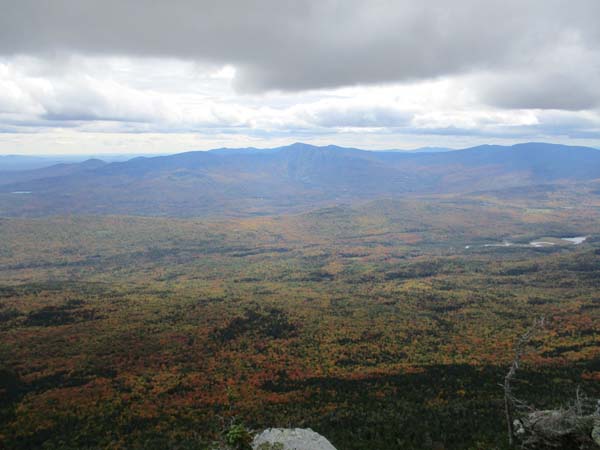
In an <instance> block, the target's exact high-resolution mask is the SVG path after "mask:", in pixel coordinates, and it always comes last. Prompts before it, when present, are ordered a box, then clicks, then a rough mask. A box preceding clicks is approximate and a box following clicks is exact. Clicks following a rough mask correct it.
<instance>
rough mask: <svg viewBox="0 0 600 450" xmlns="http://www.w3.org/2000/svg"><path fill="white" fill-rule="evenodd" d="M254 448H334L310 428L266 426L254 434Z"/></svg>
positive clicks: (294, 449)
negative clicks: (263, 429)
mask: <svg viewBox="0 0 600 450" xmlns="http://www.w3.org/2000/svg"><path fill="white" fill-rule="evenodd" d="M252 448H253V449H254V450H336V448H335V447H334V446H333V445H331V442H329V441H328V440H327V439H325V438H324V437H323V436H321V435H320V434H319V433H315V432H314V431H313V430H311V429H310V428H306V429H305V428H268V429H266V430H265V431H263V432H262V433H260V434H258V435H256V437H255V438H254V441H253V442H252Z"/></svg>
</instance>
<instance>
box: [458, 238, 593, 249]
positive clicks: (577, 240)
mask: <svg viewBox="0 0 600 450" xmlns="http://www.w3.org/2000/svg"><path fill="white" fill-rule="evenodd" d="M587 238H588V237H587V236H575V237H561V238H547V239H553V240H554V242H553V241H550V240H548V241H543V240H538V241H531V242H529V243H528V244H516V243H513V242H509V241H503V242H498V243H494V244H483V245H473V244H471V245H465V249H467V250H468V249H470V248H474V247H525V248H544V247H553V246H555V245H560V241H565V242H568V243H570V244H573V245H579V244H581V243H583V242H585V240H586V239H587Z"/></svg>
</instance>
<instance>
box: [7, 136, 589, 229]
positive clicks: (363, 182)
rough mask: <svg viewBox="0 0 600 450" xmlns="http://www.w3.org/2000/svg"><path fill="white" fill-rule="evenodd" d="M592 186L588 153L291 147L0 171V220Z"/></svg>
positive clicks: (535, 146) (244, 212) (530, 148)
mask: <svg viewBox="0 0 600 450" xmlns="http://www.w3.org/2000/svg"><path fill="white" fill-rule="evenodd" d="M595 179H600V151H599V150H597V149H593V148H588V147H574V146H565V145H555V144H546V143H526V144H517V145H513V146H510V147H505V146H497V145H483V146H478V147H472V148H467V149H463V150H454V151H450V150H449V149H439V148H438V149H430V150H429V151H423V150H420V151H413V152H406V151H404V152H402V151H366V150H360V149H356V148H344V147H337V146H333V145H330V146H324V147H317V146H313V145H308V144H302V143H296V144H292V145H289V146H285V147H278V148H273V149H256V148H247V149H216V150H212V151H195V152H187V153H179V154H175V155H170V156H158V157H137V158H133V159H130V160H128V161H124V162H112V163H106V162H104V161H101V160H97V159H92V160H87V161H84V162H81V163H72V164H57V165H53V166H50V167H45V168H38V169H32V170H25V171H11V172H2V173H0V216H38V215H39V216H41V215H54V214H141V215H170V216H182V217H188V216H202V217H207V216H210V217H226V216H248V215H253V214H271V213H278V212H290V211H292V212H293V211H301V210H305V209H307V208H311V207H317V206H320V205H324V204H333V203H346V202H353V201H357V200H367V199H372V198H378V197H391V196H414V195H430V194H444V193H461V192H464V193H467V192H474V191H482V190H496V189H507V188H515V187H520V186H523V187H525V186H534V185H539V184H549V183H573V182H586V181H590V180H595ZM15 193H20V194H15Z"/></svg>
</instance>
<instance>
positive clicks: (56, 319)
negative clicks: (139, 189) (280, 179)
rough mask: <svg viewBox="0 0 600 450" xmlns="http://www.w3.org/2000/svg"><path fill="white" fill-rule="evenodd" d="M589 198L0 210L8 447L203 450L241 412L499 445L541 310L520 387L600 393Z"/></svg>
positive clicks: (3, 432)
mask: <svg viewBox="0 0 600 450" xmlns="http://www.w3.org/2000/svg"><path fill="white" fill-rule="evenodd" d="M594 201H595V200H594V199H593V198H590V197H587V196H585V197H584V196H578V193H577V191H576V190H575V189H573V190H570V191H566V190H565V191H561V192H556V193H554V194H552V195H547V196H545V197H543V198H537V199H535V200H532V196H531V195H529V193H528V195H527V196H519V195H518V192H513V193H510V195H509V194H507V193H504V194H503V195H502V196H493V195H489V194H485V195H484V194H479V195H470V196H460V197H459V196H431V197H427V198H420V199H405V200H392V199H390V200H378V201H372V202H366V203H363V204H360V205H352V206H344V205H340V206H332V207H324V208H321V209H317V210H314V211H311V212H306V213H301V214H295V215H277V216H265V217H255V218H241V219H227V220H219V221H217V220H198V219H173V218H159V217H145V218H144V217H131V216H102V217H98V216H89V217H84V216H70V217H69V216H67V217H46V218H38V219H20V218H5V219H0V364H1V366H0V442H2V443H3V445H4V447H6V448H14V449H28V448H38V447H42V448H47V449H53V448H56V449H58V448H61V449H65V448H66V449H69V448H70V449H80V448H106V447H110V448H122V449H132V448H140V449H141V448H145V449H151V448H156V449H159V448H160V449H163V448H181V449H202V448H210V447H209V446H210V442H211V441H213V440H214V439H216V438H217V437H218V436H219V434H220V433H221V432H222V430H223V427H224V425H225V424H226V423H228V422H229V421H230V420H231V418H232V417H235V418H236V419H237V420H239V421H240V422H243V423H244V424H246V426H248V427H250V428H252V429H261V428H264V427H268V426H302V427H311V428H313V429H314V430H316V431H318V432H320V433H322V434H323V435H325V436H327V437H328V438H329V439H330V440H331V442H332V443H333V444H334V445H335V446H336V447H337V448H339V449H345V450H354V449H356V450H358V449H365V448H371V449H393V448H402V449H411V448H413V449H422V448H447V449H466V448H471V449H492V448H504V447H505V446H506V435H505V424H504V422H503V415H502V414H503V412H502V407H503V406H502V389H501V388H500V387H499V386H498V383H500V382H501V380H502V378H503V376H504V373H505V372H506V369H507V367H508V364H509V363H510V360H511V357H512V356H511V355H512V348H513V345H514V341H515V337H516V336H518V335H519V334H520V333H522V332H523V330H524V329H526V328H527V327H528V326H529V324H530V323H531V320H532V318H534V317H536V316H538V315H541V314H544V315H545V316H546V317H547V319H548V324H547V326H546V329H545V330H544V332H543V333H541V334H540V335H539V337H538V338H537V339H536V341H535V342H534V348H533V349H531V351H529V352H528V353H527V354H526V355H525V356H524V360H523V366H522V369H521V371H520V373H519V376H518V380H517V382H516V384H515V389H516V390H517V391H518V394H519V395H520V396H521V397H522V398H524V399H527V400H528V401H531V402H532V403H533V404H535V405H537V406H539V407H556V406H557V405H560V404H561V403H562V402H564V401H567V400H568V399H569V398H571V397H572V396H573V395H574V392H575V389H576V388H577V386H580V387H581V389H582V390H583V391H585V392H586V393H587V394H588V395H590V396H594V395H596V396H598V395H600V389H599V387H598V386H599V383H598V381H599V380H600V358H599V356H600V345H599V344H600V341H599V339H600V338H599V333H600V308H598V302H599V301H600V297H599V296H600V220H599V219H600V208H599V207H600V204H595V203H594ZM578 236H582V237H586V239H585V240H584V241H583V242H581V243H575V242H572V241H568V240H564V239H563V238H572V237H578ZM540 242H542V244H539V243H540ZM532 243H533V244H532Z"/></svg>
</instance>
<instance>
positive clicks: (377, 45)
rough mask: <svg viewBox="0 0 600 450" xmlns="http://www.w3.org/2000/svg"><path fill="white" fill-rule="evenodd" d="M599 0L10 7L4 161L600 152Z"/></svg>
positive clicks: (1, 107)
mask: <svg viewBox="0 0 600 450" xmlns="http://www.w3.org/2000/svg"><path fill="white" fill-rule="evenodd" d="M598 18H600V1H598V0H570V1H568V2H567V1H565V0H560V1H559V0H518V1H516V0H515V1H513V0H498V1H496V0H452V1H449V0H432V1H427V0H412V1H407V0H395V1H379V0H367V1H365V0H340V1H337V0H314V1H304V0H290V1H286V0H263V1H250V0H238V1H234V0H215V1H200V0H168V1H167V0H163V1H161V0H156V1H146V0H102V1H100V0H95V1H92V0H51V1H50V0H0V153H1V154H10V153H29V154H43V153H85V154H98V153H102V152H106V153H119V152H125V153H152V152H158V153H174V152H178V151H184V150H190V149H208V148H214V147H221V146H244V147H245V146H262V147H267V146H275V145H280V144H286V143H291V142H294V141H304V142H311V143H316V144H328V143H333V144H339V145H351V146H356V147H362V148H414V147H419V146H424V145H434V146H448V147H465V146H469V145H474V144H479V143H490V142H494V143H513V142H522V141H531V140H537V141H550V142H563V143H572V144H579V145H592V146H597V147H600V26H598Z"/></svg>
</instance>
